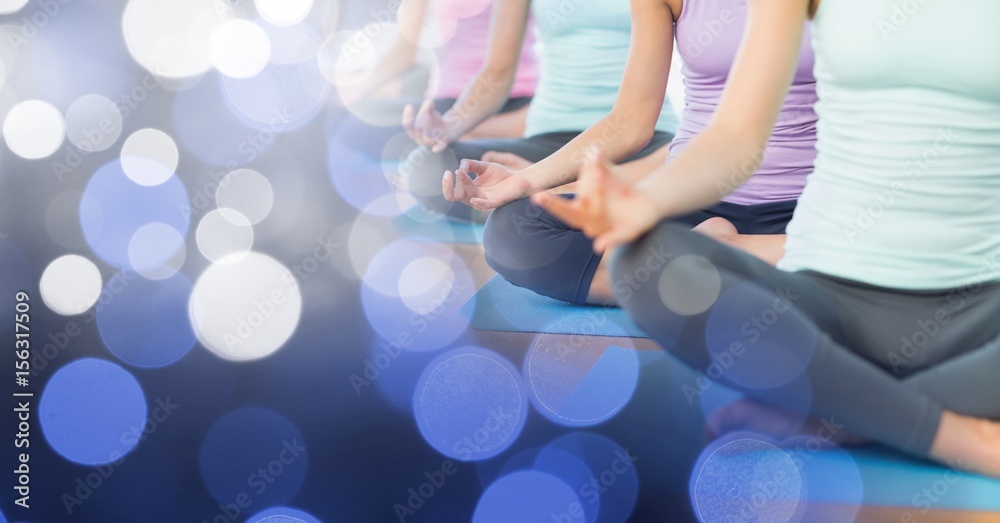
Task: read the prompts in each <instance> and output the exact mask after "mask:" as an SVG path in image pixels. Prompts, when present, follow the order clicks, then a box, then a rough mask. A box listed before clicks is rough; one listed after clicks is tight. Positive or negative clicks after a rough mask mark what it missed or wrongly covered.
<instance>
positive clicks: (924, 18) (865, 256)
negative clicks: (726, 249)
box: [779, 0, 1000, 289]
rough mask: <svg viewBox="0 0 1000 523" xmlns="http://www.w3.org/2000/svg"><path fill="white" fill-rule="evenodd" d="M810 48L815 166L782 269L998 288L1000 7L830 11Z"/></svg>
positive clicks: (887, 3) (868, 1)
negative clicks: (814, 101)
mask: <svg viewBox="0 0 1000 523" xmlns="http://www.w3.org/2000/svg"><path fill="white" fill-rule="evenodd" d="M813 47H814V50H815V53H816V78H817V81H818V93H819V102H818V104H817V105H816V112H817V114H818V115H819V125H818V142H817V149H818V156H817V158H816V168H815V172H814V173H813V174H812V175H810V177H809V184H808V186H807V187H806V189H805V191H804V192H803V194H802V197H801V198H800V200H799V206H798V209H797V210H796V213H795V217H794V219H793V220H792V223H791V224H790V225H789V227H788V241H787V245H786V252H787V254H786V256H785V258H784V259H783V260H782V262H781V263H780V264H779V267H781V268H783V269H786V270H802V269H811V270H816V271H820V272H824V273H827V274H831V275H834V276H839V277H843V278H848V279H852V280H857V281H861V282H865V283H870V284H873V285H879V286H883V287H890V288H901V289H947V288H957V287H961V286H963V285H966V284H969V283H970V282H975V281H982V280H997V279H1000V2H998V1H996V0H952V1H950V2H933V1H930V0H823V2H822V3H821V4H820V7H819V10H818V12H817V14H816V18H815V20H814V21H813Z"/></svg>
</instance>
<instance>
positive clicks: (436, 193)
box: [400, 147, 458, 201]
mask: <svg viewBox="0 0 1000 523" xmlns="http://www.w3.org/2000/svg"><path fill="white" fill-rule="evenodd" d="M457 167H458V160H456V159H455V153H453V152H452V151H451V150H450V149H446V150H445V151H443V152H440V153H434V152H431V150H430V148H428V147H417V148H416V149H414V150H413V151H412V152H410V154H408V155H407V156H406V158H405V159H404V160H403V164H402V165H401V166H400V174H401V175H402V176H403V178H404V179H405V180H406V187H407V188H408V189H409V191H410V193H411V194H413V196H414V197H415V198H417V200H421V201H423V200H426V199H428V198H435V197H437V198H443V196H442V192H441V181H442V179H443V178H444V172H445V171H453V170H454V169H456V168H457Z"/></svg>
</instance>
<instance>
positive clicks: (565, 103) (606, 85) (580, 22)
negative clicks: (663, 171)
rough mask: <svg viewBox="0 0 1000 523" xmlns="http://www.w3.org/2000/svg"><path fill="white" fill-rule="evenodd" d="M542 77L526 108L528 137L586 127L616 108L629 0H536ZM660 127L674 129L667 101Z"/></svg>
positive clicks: (626, 46) (625, 52) (628, 33)
mask: <svg viewBox="0 0 1000 523" xmlns="http://www.w3.org/2000/svg"><path fill="white" fill-rule="evenodd" d="M531 6H532V13H533V15H534V19H535V24H536V26H537V28H538V34H539V41H540V44H541V45H540V52H539V55H540V60H541V76H540V78H539V83H538V89H537V91H536V93H535V98H534V100H532V104H531V108H530V109H529V111H528V121H527V130H526V132H525V135H526V136H533V135H537V134H544V133H551V132H562V131H583V130H585V129H587V128H588V127H590V126H592V125H594V124H595V123H597V122H598V121H599V120H601V119H602V118H604V117H606V116H607V115H608V114H609V113H610V112H611V109H612V108H613V107H614V104H615V100H616V99H617V97H618V90H619V88H620V87H621V82H622V76H623V75H624V72H625V62H626V59H627V57H628V49H629V43H630V37H631V31H632V21H631V13H630V12H629V2H628V0H586V1H568V0H532V2H531ZM656 129H657V130H660V131H665V132H669V133H671V134H673V133H674V132H676V130H677V116H676V114H674V110H673V107H672V106H671V104H670V102H669V100H665V101H664V104H663V108H662V109H661V111H660V118H659V120H658V121H657V125H656Z"/></svg>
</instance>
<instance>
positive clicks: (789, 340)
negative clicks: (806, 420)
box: [534, 0, 1000, 476]
mask: <svg viewBox="0 0 1000 523" xmlns="http://www.w3.org/2000/svg"><path fill="white" fill-rule="evenodd" d="M748 5H749V13H748V17H747V20H748V23H747V29H746V35H745V37H744V39H743V43H742V44H741V48H740V53H739V56H738V58H737V60H736V63H735V64H734V66H733V69H732V72H731V73H730V75H729V82H728V86H727V88H726V91H725V94H724V95H723V98H722V101H721V102H720V104H719V108H718V110H717V111H716V114H715V116H714V117H713V119H712V122H711V123H710V124H709V126H708V127H707V128H706V129H705V130H704V131H703V132H702V133H701V134H699V135H698V136H697V137H696V138H695V139H694V140H692V142H691V143H690V144H689V146H688V147H687V149H686V150H685V151H684V152H683V153H681V154H680V155H678V157H677V158H676V159H675V160H674V161H673V162H671V163H670V164H668V165H666V166H664V167H662V168H660V169H658V170H656V171H655V172H653V173H652V174H651V175H650V176H647V177H645V178H643V179H642V180H641V181H639V182H638V183H632V182H630V181H627V180H622V179H620V178H618V177H616V176H615V175H614V173H613V172H612V171H611V170H610V168H609V165H608V164H607V163H606V160H605V159H604V158H603V156H602V154H600V153H597V154H596V155H595V159H594V161H593V163H591V164H589V165H588V166H587V167H586V168H585V170H584V172H583V174H582V179H581V182H580V183H581V190H580V194H579V196H577V198H575V199H574V200H572V201H567V200H564V199H561V198H554V197H551V196H550V195H547V194H545V193H539V194H537V195H535V196H534V198H535V200H536V202H537V203H539V204H540V205H542V206H543V207H545V208H546V209H547V210H548V211H549V212H551V213H553V214H554V215H555V216H557V217H559V218H560V219H561V220H563V221H565V222H566V223H569V224H570V225H572V226H574V227H577V228H579V229H581V230H583V231H584V233H586V234H587V235H588V236H590V237H592V238H594V248H595V249H596V250H598V251H605V250H607V249H615V250H616V251H617V252H615V253H614V256H613V260H612V263H611V275H612V277H613V278H614V279H616V281H617V280H621V281H626V280H627V281H631V282H632V283H633V285H628V286H623V287H621V288H616V291H617V293H618V298H619V300H620V301H621V302H622V304H623V306H624V307H625V308H626V309H627V310H628V312H629V313H630V314H631V315H632V317H633V318H634V319H635V320H636V322H638V324H639V325H640V326H642V327H643V328H644V329H645V330H646V331H647V332H648V333H649V334H650V335H652V336H653V337H654V338H655V339H656V340H657V341H658V342H659V343H660V344H661V345H662V346H663V347H665V348H667V349H668V350H670V351H671V352H672V353H673V354H674V355H676V356H677V357H679V358H680V359H681V360H683V361H684V362H685V363H687V364H688V365H689V366H691V367H692V368H694V369H698V370H700V371H702V372H706V371H707V370H708V369H709V367H710V366H712V364H713V362H714V361H723V360H724V361H727V362H728V364H727V365H725V366H719V365H716V366H715V367H716V368H717V369H719V372H715V373H714V374H715V375H716V376H718V379H719V380H720V381H722V382H724V383H726V384H727V385H730V386H732V387H735V388H737V389H739V390H741V391H743V392H744V393H745V394H746V395H747V396H748V397H749V398H751V399H753V400H755V401H757V402H758V403H761V404H763V405H770V406H777V407H782V408H785V409H795V410H798V411H800V412H804V413H808V414H811V415H812V416H814V417H817V418H823V419H831V418H832V419H835V420H836V422H837V423H838V424H842V425H844V426H845V427H846V429H847V430H849V431H851V432H853V433H855V434H857V435H859V436H863V437H867V438H870V439H873V440H876V441H879V442H882V443H885V444H887V445H890V446H892V447H895V448H897V449H900V450H903V451H906V452H909V453H911V454H914V455H917V456H924V457H928V458H931V459H935V460H937V461H940V462H944V463H949V464H951V465H952V466H958V467H962V468H967V469H971V470H975V471H979V472H982V473H985V474H989V475H993V476H1000V424H998V423H997V422H995V421H991V419H997V418H1000V386H998V381H997V380H996V377H995V375H996V372H997V369H1000V322H997V317H998V314H1000V284H998V280H1000V270H998V269H1000V234H998V231H1000V201H998V196H997V195H998V194H1000V54H996V53H992V54H990V53H986V54H984V53H982V49H1000V31H997V23H998V22H997V21H998V20H1000V3H998V2H995V1H994V0H955V1H953V2H942V3H933V2H927V3H921V4H920V6H919V10H918V11H917V12H914V13H912V14H910V15H909V19H908V21H907V22H906V23H905V24H904V25H899V24H897V23H896V22H894V20H895V18H893V14H894V13H895V12H896V11H894V7H896V6H895V2H894V1H893V0H836V1H834V0H822V1H821V2H819V1H816V0H754V1H752V2H749V4H748ZM896 9H898V7H896ZM810 17H811V18H812V31H813V49H814V51H815V53H816V78H817V82H818V93H819V99H820V101H819V103H818V104H817V106H816V107H817V113H818V114H819V127H818V141H817V150H818V156H817V158H816V169H815V171H814V172H813V174H812V175H810V177H809V182H808V184H807V186H806V188H805V191H804V192H803V194H802V196H801V198H800V199H799V205H798V208H797V209H796V212H795V216H794V218H793V219H792V222H791V224H789V226H788V238H787V242H786V244H785V250H786V253H785V256H784V257H783V258H782V259H781V261H780V262H779V264H778V268H774V267H772V266H770V265H768V264H766V263H763V262H762V261H760V260H759V259H756V258H754V257H752V256H749V255H747V254H746V253H745V252H741V251H738V250H735V249H733V248H731V247H729V246H726V245H723V244H722V243H720V242H718V241H715V240H713V239H711V238H707V237H705V236H702V235H698V234H692V233H691V232H690V231H688V230H686V228H684V227H682V226H680V225H678V224H677V223H675V222H674V221H673V220H672V219H671V218H672V217H674V216H679V215H683V214H684V213H686V212H689V211H691V210H693V209H698V208H702V207H705V206H707V205H711V204H712V203H713V202H715V201H716V200H718V199H719V187H720V186H721V185H720V184H724V183H728V181H729V180H730V179H731V176H732V173H733V172H740V173H743V176H744V177H747V178H748V177H749V175H750V173H751V172H752V170H742V169H740V167H739V166H740V165H741V164H743V162H745V161H746V158H747V155H746V151H754V150H759V149H760V148H761V147H762V146H763V144H764V143H766V142H767V140H768V136H769V134H770V133H771V131H772V127H773V125H774V123H775V121H776V118H777V116H778V114H779V112H780V109H781V104H782V100H784V98H785V93H786V91H787V88H788V85H789V82H790V79H791V78H792V76H793V75H794V70H795V64H796V61H797V59H798V52H797V49H798V46H799V43H800V42H801V37H802V31H803V28H804V27H805V25H806V23H807V20H808V19H809V18H810ZM897 18H898V17H897ZM651 250H653V251H655V252H657V253H660V252H661V250H662V256H663V257H665V258H666V259H667V260H669V261H668V262H666V263H662V264H660V265H659V266H656V267H652V266H651V265H652V264H650V263H649V259H650V254H649V253H650V251H651ZM640 272H641V273H642V274H643V275H644V276H645V278H644V279H645V281H644V282H639V281H638V280H637V279H636V277H635V276H636V275H637V274H639V273H640ZM665 275H666V276H667V277H663V276H665ZM719 367H721V368H719ZM803 390H806V391H808V392H809V395H808V396H809V397H811V401H809V402H803V397H804V396H803V393H802V391H803Z"/></svg>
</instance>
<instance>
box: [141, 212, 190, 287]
mask: <svg viewBox="0 0 1000 523" xmlns="http://www.w3.org/2000/svg"><path fill="white" fill-rule="evenodd" d="M186 257H187V247H186V246H185V245H184V235H182V234H181V233H180V232H178V231H177V229H174V228H173V227H171V226H170V225H167V224H165V223H159V222H154V223H147V224H146V225H143V226H142V227H139V229H137V230H136V231H135V234H133V235H132V239H131V240H129V244H128V259H129V265H130V266H131V267H132V268H133V269H135V271H136V272H138V273H139V274H141V275H143V276H144V277H146V278H149V279H151V280H162V279H165V278H169V277H171V276H173V275H174V274H177V271H179V270H180V268H181V266H182V265H184V259H185V258H186Z"/></svg>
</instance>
